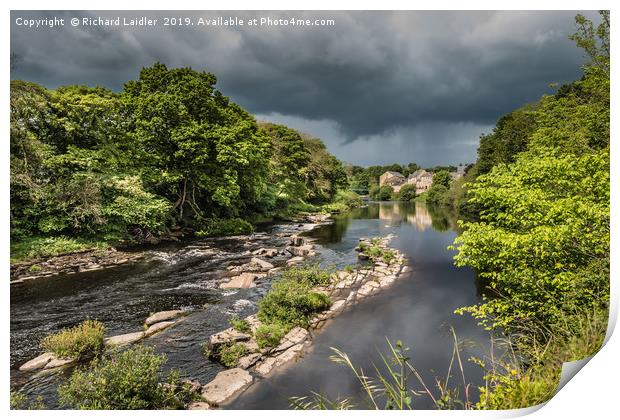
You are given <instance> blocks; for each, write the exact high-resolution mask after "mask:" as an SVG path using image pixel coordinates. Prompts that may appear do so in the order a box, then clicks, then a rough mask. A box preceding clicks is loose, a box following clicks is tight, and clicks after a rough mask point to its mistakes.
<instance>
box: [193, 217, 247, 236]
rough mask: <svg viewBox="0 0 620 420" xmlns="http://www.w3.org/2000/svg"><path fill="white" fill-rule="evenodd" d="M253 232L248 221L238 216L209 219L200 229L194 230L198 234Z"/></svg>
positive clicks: (224, 234) (226, 234)
mask: <svg viewBox="0 0 620 420" xmlns="http://www.w3.org/2000/svg"><path fill="white" fill-rule="evenodd" d="M252 232H254V226H252V224H251V223H250V222H248V221H247V220H244V219H240V218H232V219H219V218H214V219H209V220H208V221H207V223H206V224H205V225H204V227H203V228H202V230H199V231H198V232H196V235H198V236H207V237H209V236H232V235H245V234H249V233H252Z"/></svg>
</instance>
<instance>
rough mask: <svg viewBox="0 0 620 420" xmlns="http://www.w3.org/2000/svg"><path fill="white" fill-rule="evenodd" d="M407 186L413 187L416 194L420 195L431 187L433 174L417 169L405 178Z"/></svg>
mask: <svg viewBox="0 0 620 420" xmlns="http://www.w3.org/2000/svg"><path fill="white" fill-rule="evenodd" d="M407 184H411V185H415V192H416V194H421V193H423V192H425V191H428V189H429V188H430V187H431V185H433V174H432V173H431V172H428V171H425V170H424V169H418V170H417V171H415V172H414V173H412V174H411V175H409V177H408V178H407Z"/></svg>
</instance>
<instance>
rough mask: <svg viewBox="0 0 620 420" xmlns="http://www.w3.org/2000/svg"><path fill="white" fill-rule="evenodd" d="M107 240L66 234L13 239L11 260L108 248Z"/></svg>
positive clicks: (25, 259) (19, 260)
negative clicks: (73, 236) (74, 236)
mask: <svg viewBox="0 0 620 420" xmlns="http://www.w3.org/2000/svg"><path fill="white" fill-rule="evenodd" d="M108 246H109V244H108V243H107V242H105V241H96V240H90V239H84V238H68V237H66V236H50V237H41V236H35V237H32V238H20V239H19V240H15V241H13V240H12V241H11V262H12V263H17V262H21V261H28V260H34V259H37V258H50V257H55V256H58V255H61V254H67V253H70V252H81V251H89V250H92V249H102V248H107V247H108Z"/></svg>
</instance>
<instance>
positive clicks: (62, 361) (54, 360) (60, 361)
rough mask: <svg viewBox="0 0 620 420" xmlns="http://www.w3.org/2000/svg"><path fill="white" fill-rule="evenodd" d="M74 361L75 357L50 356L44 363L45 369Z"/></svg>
mask: <svg viewBox="0 0 620 420" xmlns="http://www.w3.org/2000/svg"><path fill="white" fill-rule="evenodd" d="M75 362H76V359H61V358H60V357H55V356H54V357H52V360H50V361H49V362H48V363H47V364H46V365H45V369H53V368H57V367H62V366H67V365H70V364H73V363H75Z"/></svg>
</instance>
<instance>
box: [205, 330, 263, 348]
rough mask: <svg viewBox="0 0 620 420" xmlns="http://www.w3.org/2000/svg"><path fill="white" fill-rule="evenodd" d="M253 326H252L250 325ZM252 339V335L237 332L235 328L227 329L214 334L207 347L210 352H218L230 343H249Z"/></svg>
mask: <svg viewBox="0 0 620 420" xmlns="http://www.w3.org/2000/svg"><path fill="white" fill-rule="evenodd" d="M250 325H251V324H250ZM251 338H252V336H251V335H249V334H246V333H242V332H240V331H237V330H236V329H234V328H227V329H225V330H224V331H220V332H219V333H217V334H213V335H212V336H210V337H209V341H208V342H207V347H208V348H209V350H214V351H217V349H218V348H219V347H220V346H222V345H224V344H227V343H230V342H240V341H249V340H250V339H251Z"/></svg>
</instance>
